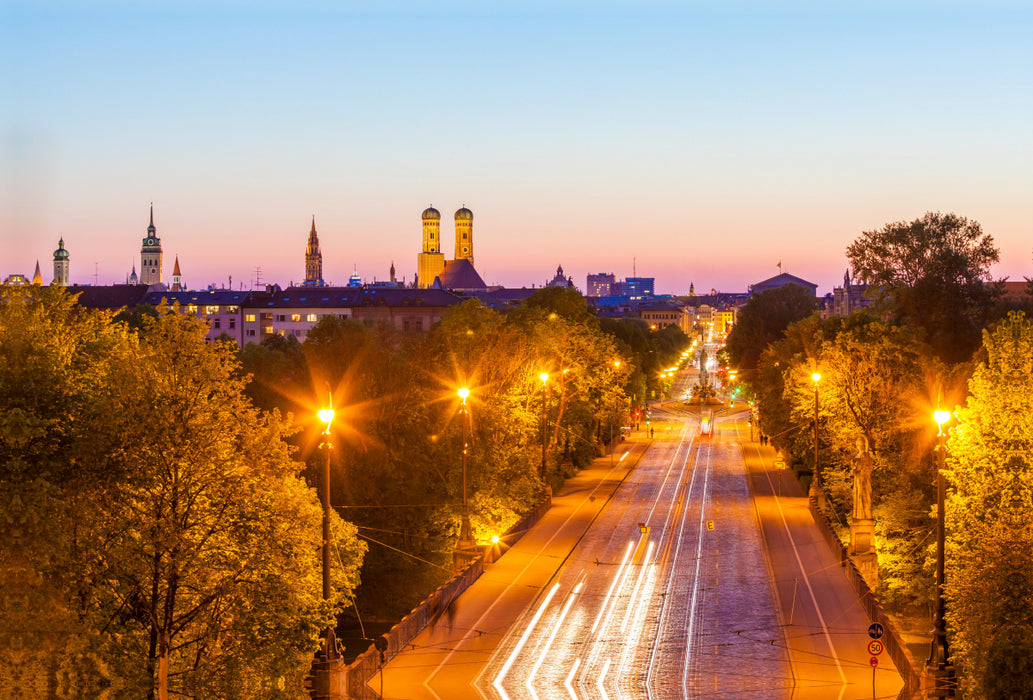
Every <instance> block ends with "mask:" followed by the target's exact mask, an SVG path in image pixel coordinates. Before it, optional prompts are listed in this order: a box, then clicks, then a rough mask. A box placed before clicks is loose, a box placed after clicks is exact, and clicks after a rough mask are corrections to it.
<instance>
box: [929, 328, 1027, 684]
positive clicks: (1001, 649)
mask: <svg viewBox="0 0 1033 700" xmlns="http://www.w3.org/2000/svg"><path fill="white" fill-rule="evenodd" d="M983 351H984V352H985V359H984V360H983V361H982V362H981V363H980V364H979V365H978V367H977V368H976V370H975V372H974V374H973V376H972V378H971V380H970V382H969V391H970V394H969V398H968V402H967V405H966V406H964V407H962V408H959V409H958V410H957V412H956V415H957V418H958V423H957V425H956V426H955V427H954V428H952V429H951V431H950V436H951V437H950V441H949V449H948V457H947V467H948V468H947V479H948V482H949V484H950V485H951V486H952V487H953V492H951V493H950V494H949V497H948V501H947V534H948V546H947V578H946V585H945V590H946V595H947V598H948V605H947V621H948V625H949V629H950V631H951V632H952V635H951V643H952V649H953V654H954V655H955V658H956V659H957V661H958V667H959V668H960V669H961V670H962V672H963V674H964V678H965V681H966V682H967V685H966V691H965V695H966V697H973V698H1006V697H1007V698H1013V697H1015V698H1017V697H1030V696H1031V695H1033V608H1031V607H1030V604H1029V601H1030V599H1031V597H1033V459H1031V457H1030V455H1033V394H1030V391H1029V387H1030V384H1031V382H1033V323H1031V322H1030V321H1029V320H1027V319H1026V318H1025V316H1024V315H1023V314H1022V313H1021V312H1012V313H1010V314H1009V315H1008V317H1007V318H1006V319H1005V320H1004V321H1003V322H1001V323H1000V324H999V325H998V326H996V327H995V328H993V329H992V330H989V331H984V333H983Z"/></svg>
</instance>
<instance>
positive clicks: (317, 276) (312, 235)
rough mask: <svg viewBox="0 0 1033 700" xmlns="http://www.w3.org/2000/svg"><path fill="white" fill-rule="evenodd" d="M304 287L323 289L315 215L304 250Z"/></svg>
mask: <svg viewBox="0 0 1033 700" xmlns="http://www.w3.org/2000/svg"><path fill="white" fill-rule="evenodd" d="M303 284H304V285H305V286H306V287H325V286H326V282H324V281H323V254H322V253H321V252H320V250H319V235H318V234H317V233H316V215H315V214H313V215H312V228H311V230H309V232H308V246H307V247H306V249H305V281H304V282H303Z"/></svg>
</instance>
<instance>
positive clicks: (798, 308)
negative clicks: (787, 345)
mask: <svg viewBox="0 0 1033 700" xmlns="http://www.w3.org/2000/svg"><path fill="white" fill-rule="evenodd" d="M814 309H815V299H814V295H813V294H812V293H811V292H810V290H808V289H806V288H805V287H801V286H800V285H798V284H785V285H782V286H781V287H776V288H775V289H766V290H764V291H763V292H760V293H759V294H753V295H751V296H750V298H749V300H748V301H747V302H746V305H745V306H743V307H742V309H740V310H739V314H738V316H737V318H736V322H735V325H734V326H732V330H731V332H729V334H728V338H727V339H726V341H725V354H726V355H727V357H728V366H729V367H732V368H738V369H739V370H740V371H749V370H753V369H755V368H756V367H757V363H758V361H759V359H760V356H761V353H763V352H764V350H765V349H766V348H767V347H768V346H769V345H770V344H771V343H774V342H775V341H777V340H779V339H781V338H782V337H784V335H785V330H786V328H788V327H789V325H790V324H791V323H793V322H794V321H799V320H800V319H803V318H806V317H807V316H809V315H810V314H812V313H813V312H814Z"/></svg>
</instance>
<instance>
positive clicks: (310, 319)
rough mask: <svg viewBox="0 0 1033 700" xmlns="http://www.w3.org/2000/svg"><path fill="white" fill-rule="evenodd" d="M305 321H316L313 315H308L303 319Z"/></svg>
mask: <svg viewBox="0 0 1033 700" xmlns="http://www.w3.org/2000/svg"><path fill="white" fill-rule="evenodd" d="M305 320H306V321H315V320H316V315H315V314H309V315H308V316H306V317H305Z"/></svg>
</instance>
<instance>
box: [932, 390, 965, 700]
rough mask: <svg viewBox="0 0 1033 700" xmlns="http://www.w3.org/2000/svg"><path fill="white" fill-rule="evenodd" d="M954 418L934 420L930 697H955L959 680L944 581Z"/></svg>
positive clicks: (940, 414) (939, 413) (940, 415)
mask: <svg viewBox="0 0 1033 700" xmlns="http://www.w3.org/2000/svg"><path fill="white" fill-rule="evenodd" d="M950 418H951V414H950V411H944V410H936V411H934V412H933V420H934V421H935V422H936V427H937V434H936V455H937V457H936V614H935V616H934V617H933V639H932V644H931V646H930V649H929V660H928V661H926V662H925V670H926V672H927V673H928V675H929V677H930V679H931V681H932V687H931V688H929V695H930V697H941V698H942V697H953V696H954V689H955V688H956V685H957V684H956V682H955V678H954V665H953V664H952V663H951V661H950V649H949V648H948V646H947V622H946V613H947V605H946V602H945V601H944V598H943V581H944V575H943V574H944V559H945V556H944V548H945V540H946V537H945V534H946V532H945V528H944V511H945V508H944V500H945V498H944V496H945V492H946V487H945V485H944V482H943V468H944V462H945V461H946V456H947V434H946V433H944V432H943V426H944V424H945V423H947V422H948V421H949V420H950Z"/></svg>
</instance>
